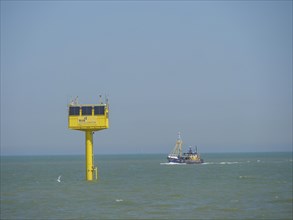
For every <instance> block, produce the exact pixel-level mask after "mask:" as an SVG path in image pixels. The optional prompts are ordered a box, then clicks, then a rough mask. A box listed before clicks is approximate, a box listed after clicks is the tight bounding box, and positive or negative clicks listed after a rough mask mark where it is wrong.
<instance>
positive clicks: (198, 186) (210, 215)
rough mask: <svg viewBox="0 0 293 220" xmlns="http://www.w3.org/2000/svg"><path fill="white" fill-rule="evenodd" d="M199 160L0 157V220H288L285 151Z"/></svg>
mask: <svg viewBox="0 0 293 220" xmlns="http://www.w3.org/2000/svg"><path fill="white" fill-rule="evenodd" d="M201 156H202V157H203V158H204V160H205V163H204V164H197V165H182V164H181V165H178V164H177V165H176V164H168V163H167V161H166V155H97V156H95V162H96V165H98V169H99V180H98V181H97V182H96V181H93V182H87V181H85V158H84V156H2V157H1V214H0V215H1V219H292V205H293V202H292V197H293V196H292V193H293V192H292V152H288V153H221V154H211V153H209V154H208V153H206V154H202V155H201ZM60 175H61V178H60V180H61V181H60V182H58V181H57V178H58V176H60Z"/></svg>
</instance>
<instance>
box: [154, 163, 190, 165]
mask: <svg viewBox="0 0 293 220" xmlns="http://www.w3.org/2000/svg"><path fill="white" fill-rule="evenodd" d="M160 165H186V163H174V162H169V163H160Z"/></svg>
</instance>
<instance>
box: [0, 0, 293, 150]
mask: <svg viewBox="0 0 293 220" xmlns="http://www.w3.org/2000/svg"><path fill="white" fill-rule="evenodd" d="M99 94H108V96H109V102H110V128H109V129H107V130H104V131H101V132H96V133H95V135H94V152H95V153H96V154H104V153H111V154H112V153H113V154H116V153H166V154H167V153H169V151H170V150H171V149H172V148H173V147H174V145H175V141H176V138H177V132H178V131H180V132H181V134H182V138H183V141H184V146H186V147H187V146H189V145H193V146H194V145H198V147H199V150H200V152H227V151H233V152H242V151H292V1H256V2H254V1H206V2H205V1H183V2H181V1H159V2H155V1H149V2H148V1H139V2H135V1H121V2H120V1H110V2H106V1H85V2H84V1H61V2H58V1H1V155H10V154H12V155H14V154H16V155H19V154H20V155H22V154H84V152H85V150H84V149H85V135H84V133H83V132H79V131H72V130H69V129H68V128H67V104H68V103H69V102H70V100H71V99H73V98H74V97H75V96H78V97H79V102H80V103H81V104H89V103H96V102H97V101H98V95H99Z"/></svg>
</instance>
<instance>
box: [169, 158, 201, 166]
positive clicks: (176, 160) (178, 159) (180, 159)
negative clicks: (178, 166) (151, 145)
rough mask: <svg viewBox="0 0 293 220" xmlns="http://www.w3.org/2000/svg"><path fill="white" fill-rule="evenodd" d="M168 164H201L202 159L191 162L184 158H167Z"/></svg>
mask: <svg viewBox="0 0 293 220" xmlns="http://www.w3.org/2000/svg"><path fill="white" fill-rule="evenodd" d="M167 160H168V162H169V163H185V164H201V163H203V162H204V161H203V159H197V160H192V159H188V158H184V157H181V158H180V157H177V158H175V157H169V156H168V157H167Z"/></svg>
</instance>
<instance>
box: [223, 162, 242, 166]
mask: <svg viewBox="0 0 293 220" xmlns="http://www.w3.org/2000/svg"><path fill="white" fill-rule="evenodd" d="M237 163H239V162H220V164H222V165H223V164H237Z"/></svg>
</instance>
